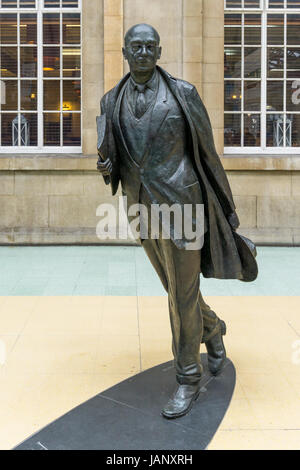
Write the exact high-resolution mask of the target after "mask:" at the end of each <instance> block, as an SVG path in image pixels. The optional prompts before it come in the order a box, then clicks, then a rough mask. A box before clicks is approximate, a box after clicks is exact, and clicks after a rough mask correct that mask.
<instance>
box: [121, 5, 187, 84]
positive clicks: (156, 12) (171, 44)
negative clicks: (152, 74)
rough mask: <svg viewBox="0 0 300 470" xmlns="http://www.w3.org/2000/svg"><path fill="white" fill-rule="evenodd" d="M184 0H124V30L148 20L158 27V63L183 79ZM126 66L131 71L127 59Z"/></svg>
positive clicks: (126, 69) (148, 22)
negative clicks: (160, 49) (159, 40)
mask: <svg viewBox="0 0 300 470" xmlns="http://www.w3.org/2000/svg"><path fill="white" fill-rule="evenodd" d="M188 1H190V0H188ZM182 2H183V0H172V1H171V2H170V1H169V0H168V1H167V0H150V1H149V0H124V32H126V31H127V30H128V29H129V28H130V27H131V26H133V25H134V24H137V23H147V24H150V25H152V26H153V27H154V28H156V29H157V31H158V33H159V34H160V38H161V45H162V57H161V59H160V61H159V63H158V65H160V66H161V67H163V68H165V69H166V70H167V71H168V72H169V73H170V74H172V75H174V76H175V77H180V78H181V77H182ZM124 69H125V71H126V72H127V71H128V65H127V62H125V63H124Z"/></svg>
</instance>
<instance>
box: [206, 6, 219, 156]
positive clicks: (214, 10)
mask: <svg viewBox="0 0 300 470" xmlns="http://www.w3.org/2000/svg"><path fill="white" fill-rule="evenodd" d="M202 71H203V79H202V98H203V101H204V103H205V106H206V107H207V110H208V113H209V116H210V118H211V122H212V127H213V132H214V138H215V144H216V149H217V152H218V153H219V155H223V152H224V1H223V0H203V66H202Z"/></svg>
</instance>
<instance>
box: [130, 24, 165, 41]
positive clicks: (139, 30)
mask: <svg viewBox="0 0 300 470" xmlns="http://www.w3.org/2000/svg"><path fill="white" fill-rule="evenodd" d="M146 33H150V34H152V35H153V36H154V37H155V40H156V42H157V46H159V43H160V36H159V34H158V32H157V31H156V29H155V28H153V26H151V25H149V24H145V23H141V24H136V25H134V26H132V27H131V28H130V29H129V30H128V31H127V33H126V34H125V39H124V42H125V47H126V46H128V45H129V43H130V41H131V40H132V38H134V37H135V36H140V34H142V35H144V34H146Z"/></svg>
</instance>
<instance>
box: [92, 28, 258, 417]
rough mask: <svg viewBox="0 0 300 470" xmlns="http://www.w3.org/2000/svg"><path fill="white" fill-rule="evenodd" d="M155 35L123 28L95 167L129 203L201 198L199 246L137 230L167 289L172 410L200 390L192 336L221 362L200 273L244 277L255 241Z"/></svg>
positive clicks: (217, 367)
mask: <svg viewBox="0 0 300 470" xmlns="http://www.w3.org/2000/svg"><path fill="white" fill-rule="evenodd" d="M159 44H160V37H159V34H158V33H157V31H156V30H155V29H154V28H153V27H151V26H149V25H146V24H139V25H136V26H133V27H132V28H130V30H129V31H128V32H127V33H126V36H125V44H124V48H123V54H124V57H125V59H126V60H127V61H128V64H129V67H130V73H129V74H127V75H126V76H125V77H124V78H123V79H122V80H121V81H120V82H119V83H118V84H117V85H116V86H115V87H114V88H113V89H112V90H110V91H109V92H108V93H106V94H105V96H103V98H102V100H101V115H106V122H107V141H108V142H107V149H106V151H101V149H99V148H98V151H99V156H100V157H99V160H98V164H97V168H98V170H99V171H100V173H101V174H102V175H103V176H104V179H105V182H106V184H111V187H112V193H113V195H114V194H115V193H116V192H117V189H118V185H119V182H120V181H121V185H122V192H123V194H124V195H126V196H127V198H128V206H130V205H132V204H136V203H140V204H144V205H145V206H146V207H150V206H151V204H162V203H167V204H169V205H172V204H173V203H175V202H176V203H179V204H193V205H196V204H203V205H204V214H205V217H204V224H205V227H204V244H203V247H202V248H201V249H197V250H193V251H190V250H188V249H186V246H187V243H188V240H186V239H185V237H184V236H183V237H182V238H181V239H176V237H175V236H174V234H173V232H172V230H171V238H170V239H164V237H163V236H162V235H161V234H160V236H159V238H156V239H152V238H151V237H148V238H145V239H143V238H142V237H141V244H142V246H143V248H144V249H145V251H146V253H147V255H148V257H149V259H150V261H151V263H152V265H153V266H154V268H155V270H156V272H157V274H158V276H159V277H160V280H161V282H162V284H163V286H164V288H165V289H166V291H167V292H168V298H169V312H170V321H171V328H172V335H173V348H172V349H173V354H174V364H175V368H176V379H177V387H176V390H175V392H174V395H173V396H172V397H171V398H170V400H169V402H168V403H167V404H166V406H165V408H164V409H163V410H162V415H163V416H164V417H165V418H177V417H179V416H183V415H185V414H186V413H187V412H188V411H189V410H190V409H191V408H192V406H193V403H194V402H195V400H196V399H197V398H198V395H199V381H200V378H201V374H202V370H203V368H202V365H201V362H200V353H199V350H200V343H201V342H202V343H205V346H206V349H207V357H208V367H209V370H210V371H211V373H212V374H214V375H216V374H218V373H219V372H220V371H221V370H222V367H223V365H224V362H225V359H226V351H225V347H224V344H223V336H224V335H225V333H226V326H225V323H224V321H222V320H220V319H219V318H218V317H217V315H216V314H215V312H213V311H212V310H211V309H210V307H209V306H208V305H207V304H206V303H205V302H204V300H203V298H202V295H201V293H200V290H199V283H200V272H201V273H202V275H203V276H204V277H213V278H219V279H239V280H242V281H252V280H254V279H255V278H256V276H257V265H256V261H255V246H254V245H253V244H252V242H251V241H250V240H248V239H246V238H245V237H241V236H240V235H238V234H237V233H236V229H237V228H238V226H239V220H238V217H237V215H236V212H235V205H234V202H233V198H232V194H231V190H230V187H229V183H228V180H227V177H226V174H225V171H224V169H223V167H222V164H221V162H220V159H219V156H218V154H217V153H216V150H215V146H214V141H213V134H212V129H211V125H210V121H209V117H208V114H207V111H206V109H205V107H204V105H203V103H202V101H201V98H200V96H199V95H198V92H197V90H196V88H195V87H194V86H193V85H191V84H190V83H188V82H186V81H183V80H179V79H176V78H174V77H172V76H171V75H169V74H168V73H167V72H166V71H165V70H163V69H162V68H160V67H158V66H157V65H156V63H157V61H158V59H159V58H160V56H161V47H160V45H159ZM150 225H151V221H150ZM172 234H173V235H172Z"/></svg>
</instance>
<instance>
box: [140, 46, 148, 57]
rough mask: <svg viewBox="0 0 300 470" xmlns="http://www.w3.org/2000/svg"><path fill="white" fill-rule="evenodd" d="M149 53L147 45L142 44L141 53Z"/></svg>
mask: <svg viewBox="0 0 300 470" xmlns="http://www.w3.org/2000/svg"><path fill="white" fill-rule="evenodd" d="M147 54H148V51H147V46H145V45H144V46H142V50H141V55H143V56H145V55H147Z"/></svg>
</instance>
